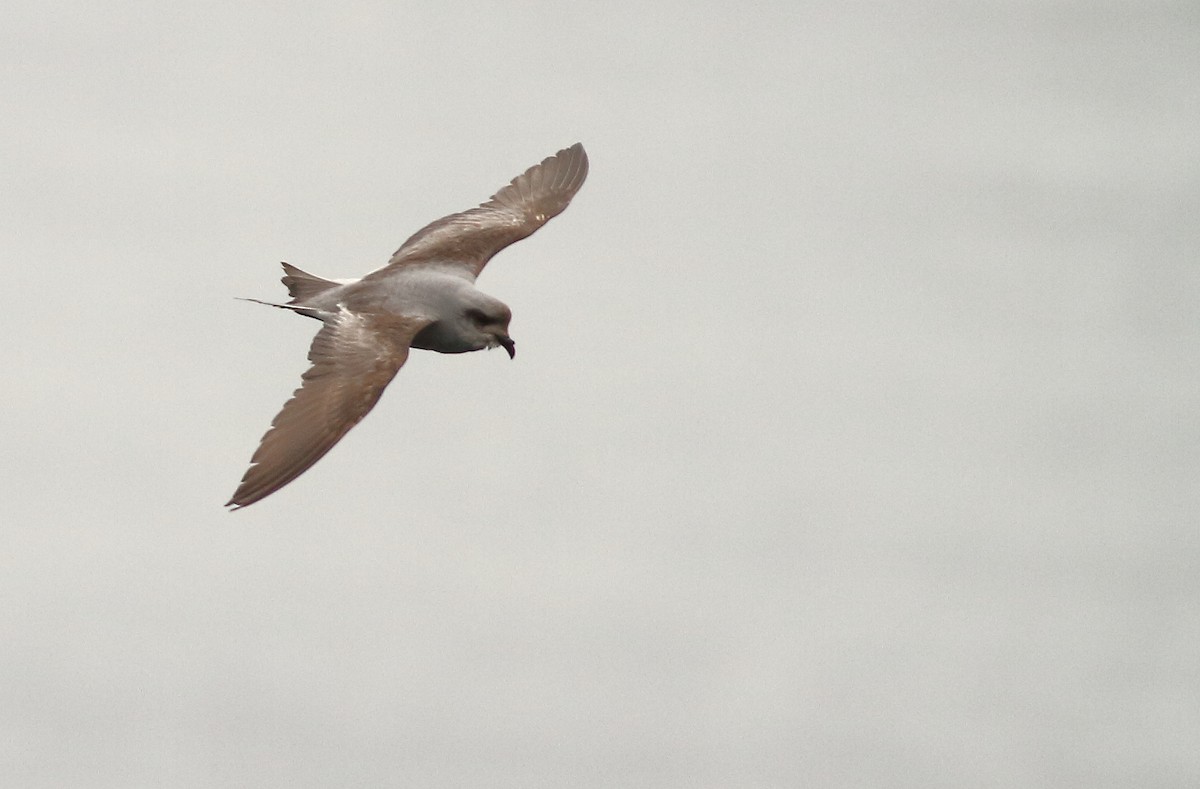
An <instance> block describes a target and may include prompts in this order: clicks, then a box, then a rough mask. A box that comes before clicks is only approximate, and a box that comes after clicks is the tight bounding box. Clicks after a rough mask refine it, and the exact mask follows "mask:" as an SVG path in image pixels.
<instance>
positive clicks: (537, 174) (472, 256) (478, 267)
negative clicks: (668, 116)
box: [365, 143, 588, 279]
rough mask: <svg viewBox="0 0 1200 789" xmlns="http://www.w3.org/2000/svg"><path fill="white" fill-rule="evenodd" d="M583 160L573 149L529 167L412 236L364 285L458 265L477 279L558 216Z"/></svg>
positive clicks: (579, 180) (578, 181) (580, 175)
mask: <svg viewBox="0 0 1200 789" xmlns="http://www.w3.org/2000/svg"><path fill="white" fill-rule="evenodd" d="M587 173H588V158H587V153H586V152H584V150H583V146H582V145H581V144H579V143H575V144H574V145H572V146H571V147H570V148H564V149H563V150H561V151H559V152H558V153H556V154H554V155H553V156H551V157H549V158H547V159H544V160H543V161H542V162H541V163H540V164H535V165H534V166H533V167H530V168H529V169H528V170H526V171H525V172H524V173H522V174H521V175H518V176H517V177H516V178H514V179H513V180H512V182H511V183H509V185H508V186H506V187H504V188H503V189H501V190H500V191H499V192H497V193H496V194H494V195H492V199H490V200H488V201H487V202H486V203H484V204H483V205H481V206H479V207H477V208H472V209H470V210H468V211H463V212H461V213H458V214H451V215H450V216H446V217H442V218H441V219H439V220H437V221H436V222H431V223H430V224H428V225H426V226H425V227H423V228H421V229H420V230H418V231H417V232H416V233H414V234H413V235H412V237H411V238H409V239H408V240H407V241H405V242H404V244H402V245H401V247H400V248H399V249H398V250H396V253H395V254H394V255H392V259H391V260H390V261H388V264H387V265H386V266H384V267H383V268H381V269H379V270H378V271H374V272H372V273H371V274H368V275H367V276H366V277H365V279H372V278H376V277H383V276H387V274H388V273H390V272H392V271H394V270H395V269H396V268H397V267H399V266H411V265H419V264H422V263H429V262H438V263H442V264H450V265H454V264H458V265H461V266H463V267H464V268H466V269H468V270H469V271H470V273H471V276H472V277H477V276H479V272H481V271H483V267H484V266H486V265H487V262H488V261H489V260H491V258H492V256H493V255H495V254H496V253H497V252H499V251H500V250H502V249H504V248H505V247H506V246H508V245H509V244H511V243H513V242H515V241H520V240H521V239H522V238H525V237H526V236H529V235H530V234H532V233H533V232H534V231H536V230H537V229H538V228H539V227H541V226H542V225H544V224H546V222H548V221H550V219H551V218H552V217H555V216H558V215H559V214H561V213H562V212H563V210H564V209H565V208H566V207H567V204H568V203H570V202H571V198H572V197H574V196H575V193H576V192H578V191H579V187H581V186H583V181H584V179H585V178H587Z"/></svg>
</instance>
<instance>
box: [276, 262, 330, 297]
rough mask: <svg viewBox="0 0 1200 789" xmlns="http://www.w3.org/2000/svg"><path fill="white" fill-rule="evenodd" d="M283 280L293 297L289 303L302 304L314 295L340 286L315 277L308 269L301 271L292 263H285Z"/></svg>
mask: <svg viewBox="0 0 1200 789" xmlns="http://www.w3.org/2000/svg"><path fill="white" fill-rule="evenodd" d="M281 281H282V282H283V284H284V286H286V287H287V289H288V295H289V296H291V297H292V300H291V301H290V302H288V303H289V304H301V303H303V302H304V301H306V300H307V299H311V298H312V297H313V296H316V295H318V294H321V293H324V292H325V291H327V290H329V289H330V288H336V287H337V286H338V283H336V282H331V281H329V280H327V279H321V278H320V277H315V276H313V275H312V274H309V273H308V272H307V271H301V270H300V269H298V268H296V267H295V266H293V265H292V264H291V263H284V264H283V279H282V280H281Z"/></svg>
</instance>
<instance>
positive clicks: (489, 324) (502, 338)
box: [466, 300, 517, 359]
mask: <svg viewBox="0 0 1200 789" xmlns="http://www.w3.org/2000/svg"><path fill="white" fill-rule="evenodd" d="M466 318H467V321H468V322H469V323H470V324H471V325H472V326H473V327H474V328H475V329H476V330H477V331H478V332H479V333H480V335H481V342H482V346H481V347H486V348H503V349H504V350H505V351H507V352H508V358H510V359H512V358H515V357H516V355H517V344H516V343H515V342H513V339H512V337H509V336H508V322H509V321H511V320H512V310H510V309H509V308H508V307H507V306H506V305H504V304H502V303H501V302H499V301H495V300H489V301H487V302H485V303H482V304H480V305H476V306H473V307H469V308H467V310H466Z"/></svg>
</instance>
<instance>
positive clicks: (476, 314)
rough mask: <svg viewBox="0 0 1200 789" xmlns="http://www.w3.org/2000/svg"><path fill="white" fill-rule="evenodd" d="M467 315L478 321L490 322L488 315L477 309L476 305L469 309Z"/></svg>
mask: <svg viewBox="0 0 1200 789" xmlns="http://www.w3.org/2000/svg"><path fill="white" fill-rule="evenodd" d="M467 317H468V318H470V319H471V320H473V321H475V322H476V323H487V322H488V316H486V315H484V314H483V311H482V310H477V309H475V308H474V307H472V308H471V309H469V310H467Z"/></svg>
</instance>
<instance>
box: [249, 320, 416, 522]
mask: <svg viewBox="0 0 1200 789" xmlns="http://www.w3.org/2000/svg"><path fill="white" fill-rule="evenodd" d="M429 323H430V321H429V320H428V319H424V318H407V317H400V316H387V317H380V316H374V315H363V314H359V313H354V312H350V311H349V310H347V309H345V308H344V307H343V308H342V309H341V311H340V312H339V313H338V314H337V315H336V316H334V317H333V318H331V319H330V320H329V322H327V323H326V324H325V326H324V327H322V329H321V330H320V331H319V332H317V336H316V337H315V338H314V339H313V342H312V347H311V348H310V349H309V351H308V358H309V361H311V362H312V367H310V368H309V369H308V371H307V372H305V373H304V376H303V382H302V384H301V386H300V388H299V389H297V390H296V391H295V393H294V394H293V395H292V399H291V400H288V401H287V403H286V404H285V405H284V406H283V410H282V411H280V412H279V414H278V415H277V416H276V417H275V419H274V420H273V421H272V422H271V429H270V430H268V431H267V433H266V435H264V436H263V439H262V443H261V444H259V447H258V449H257V451H255V453H254V456H253V457H252V458H251V459H250V464H251V465H250V468H249V469H248V470H247V471H246V475H245V476H244V477H242V482H241V484H240V485H238V489H237V491H236V492H235V493H234V494H233V498H231V499H230V500H229V502H228V504H226V506H233V507H234V508H238V507H245V506H247V505H249V504H253V503H254V502H256V501H258V500H259V499H261V498H263V497H265V496H269V495H270V494H272V493H274V492H275V491H277V490H279V489H280V488H282V487H283V486H284V485H286V484H288V483H289V482H291V481H292V480H294V479H295V478H296V477H298V476H300V475H301V474H303V473H304V472H305V471H306V470H308V468H309V467H310V466H312V464H314V463H316V462H317V461H318V460H320V459H321V457H322V456H323V455H324V454H325V453H326V452H328V451H329V450H330V449H332V448H333V445H334V444H336V443H337V442H338V441H340V440H341V438H342V436H344V435H346V433H347V431H349V430H350V428H352V427H354V426H355V425H356V424H358V422H359V420H361V419H362V418H363V417H364V416H366V415H367V412H368V411H370V410H371V409H372V408H373V407H374V406H375V403H376V402H378V401H379V396H380V395H381V394H383V390H384V387H386V386H387V385H388V383H390V382H391V380H392V378H394V377H395V375H396V373H397V371H399V369H400V367H401V366H402V365H403V364H404V362H405V360H406V359H407V358H408V347H409V344H410V343H411V342H412V338H413V336H414V335H415V334H416V333H417V332H419V331H420V330H421V329H422V328H424V327H425V326H426V325H428V324H429Z"/></svg>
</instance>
